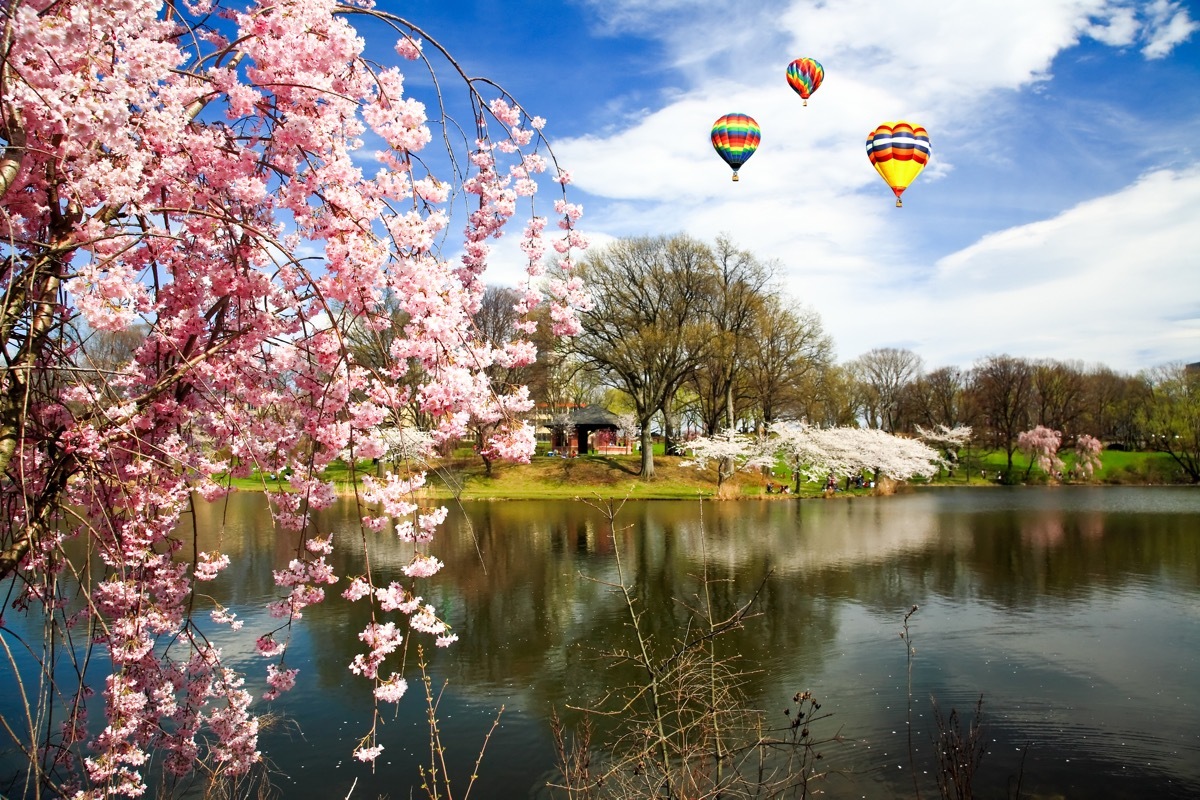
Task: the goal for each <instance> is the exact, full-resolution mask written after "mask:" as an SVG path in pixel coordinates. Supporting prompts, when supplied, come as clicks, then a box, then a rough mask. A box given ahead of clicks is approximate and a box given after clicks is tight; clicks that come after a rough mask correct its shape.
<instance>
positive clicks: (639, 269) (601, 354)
mask: <svg viewBox="0 0 1200 800" xmlns="http://www.w3.org/2000/svg"><path fill="white" fill-rule="evenodd" d="M579 272H580V275H581V276H582V277H583V279H584V281H585V282H586V283H587V285H588V287H589V288H590V290H591V292H592V297H593V299H594V301H595V305H594V307H593V308H592V309H591V310H590V311H587V312H586V313H584V314H582V315H581V321H582V323H583V331H582V333H580V334H579V335H578V336H576V337H575V338H574V340H573V341H572V345H571V346H572V350H573V351H574V352H575V353H576V354H577V355H578V356H579V357H580V358H582V359H584V360H585V362H586V364H587V365H588V366H589V367H590V368H592V369H595V370H597V371H599V372H600V373H601V374H602V375H604V377H605V380H606V381H608V382H610V383H611V384H612V385H613V386H615V387H616V388H619V389H621V390H622V391H624V392H625V393H626V394H628V395H629V398H630V400H631V401H632V403H633V407H634V414H635V415H636V416H637V421H638V425H639V426H640V427H641V430H642V477H643V478H651V477H653V476H654V449H653V440H652V438H651V427H650V421H651V419H652V418H653V416H654V415H655V414H656V413H658V412H659V410H660V409H662V408H663V407H664V406H665V405H666V403H667V400H668V399H669V397H670V396H671V395H672V394H673V393H674V391H675V389H676V388H677V387H678V386H679V384H680V381H681V380H683V378H684V377H685V376H686V375H687V374H688V373H689V372H690V371H691V370H693V369H695V367H696V364H698V363H699V362H700V360H701V359H702V358H703V357H704V356H705V355H706V354H707V345H706V343H707V342H711V340H712V332H711V327H710V325H711V323H710V321H709V319H708V316H707V315H706V314H705V307H706V304H707V302H708V298H709V297H710V296H711V294H712V290H713V283H714V279H715V278H714V276H715V272H716V265H715V263H714V261H713V254H712V250H711V249H710V248H709V247H708V246H707V245H705V244H703V243H701V242H698V241H696V240H695V239H692V238H690V237H687V236H673V237H665V236H660V237H654V238H647V237H642V238H633V239H621V240H619V241H617V242H614V243H613V244H611V245H609V246H608V247H606V248H604V249H602V250H599V251H596V252H593V253H590V254H589V255H588V257H587V259H586V260H585V261H584V262H583V263H582V264H581V265H580V266H579Z"/></svg>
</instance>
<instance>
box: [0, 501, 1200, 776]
mask: <svg viewBox="0 0 1200 800" xmlns="http://www.w3.org/2000/svg"><path fill="white" fill-rule="evenodd" d="M354 516H355V515H354V513H353V509H352V508H351V507H350V506H348V505H347V506H346V507H343V508H338V509H336V510H335V511H332V512H330V513H329V514H328V515H327V519H326V520H325V522H326V523H327V524H328V525H332V526H334V527H335V528H344V529H345V530H346V531H347V533H346V535H345V536H344V538H343V546H344V545H345V544H347V543H349V544H350V546H349V547H345V546H344V547H343V549H342V550H341V551H340V555H339V556H337V558H339V559H340V561H338V562H335V563H336V566H337V568H338V572H339V574H342V575H353V574H360V573H362V572H363V570H364V567H363V552H362V547H361V542H360V543H359V544H357V545H355V544H353V542H354V541H355V540H356V539H357V537H358V534H357V533H353V534H351V533H349V531H350V530H351V529H352V527H353V522H354ZM200 523H201V529H202V531H204V536H205V538H206V539H207V540H208V541H205V542H204V543H202V547H203V549H209V548H210V547H212V546H213V545H215V544H216V541H215V540H216V539H218V538H219V539H221V540H222V542H221V543H222V546H223V548H224V549H225V551H226V552H228V553H230V555H231V556H232V557H233V559H234V565H233V566H232V567H231V568H230V569H229V570H228V571H227V572H226V573H225V574H224V575H223V576H222V577H221V578H220V579H219V580H218V581H217V582H216V583H215V584H213V585H211V591H212V594H213V595H214V596H215V597H217V598H218V599H219V600H220V601H221V602H222V603H224V604H226V605H227V606H230V607H232V608H233V610H235V611H237V612H238V614H239V616H241V617H242V618H244V619H245V620H246V625H245V629H244V630H243V632H242V633H241V634H239V635H238V637H237V638H234V639H232V640H231V639H228V638H226V640H224V641H223V643H222V647H223V650H224V652H225V654H226V656H227V657H229V656H233V657H234V658H235V659H240V661H241V662H242V663H244V664H247V665H250V666H252V668H253V670H254V671H255V672H254V675H255V676H256V678H255V679H256V680H257V675H258V671H259V670H263V669H265V666H264V664H263V663H262V662H261V660H260V659H258V657H257V656H255V655H254V654H253V641H254V638H255V637H256V636H257V635H259V634H260V633H262V632H263V631H264V630H269V629H270V628H271V627H273V626H272V622H273V621H272V620H270V619H268V618H266V616H265V614H264V613H263V612H262V611H260V610H257V609H258V608H260V607H261V602H262V600H263V599H264V598H267V597H270V596H272V595H273V592H274V588H273V586H272V580H271V570H272V569H275V568H279V567H281V566H283V565H285V564H286V563H287V561H288V560H289V559H290V558H292V557H293V549H292V544H293V541H292V540H290V539H289V538H288V537H286V536H278V535H276V534H274V533H273V532H272V530H271V527H270V524H269V516H268V515H267V513H266V510H265V508H264V507H263V506H262V499H261V498H260V497H256V496H253V495H247V496H238V497H234V498H232V499H231V500H230V502H229V504H228V506H223V507H221V508H208V509H206V510H205V511H204V518H202V519H201V520H200ZM616 527H617V531H616V536H615V547H617V548H619V552H620V555H621V559H622V563H623V565H624V568H625V580H626V583H627V584H628V585H630V586H632V587H633V588H634V590H635V591H636V593H637V595H638V597H639V601H640V602H641V603H643V604H644V607H645V608H646V609H647V623H648V625H649V626H650V627H651V628H653V629H654V630H655V631H656V632H657V633H658V634H659V635H660V636H661V637H662V639H663V641H667V640H669V639H670V638H671V637H673V636H675V635H677V634H678V633H679V631H680V630H682V625H683V624H684V623H685V622H686V620H687V614H686V612H685V610H684V609H683V607H682V604H681V602H680V601H688V600H690V599H691V598H693V597H694V596H695V594H696V592H697V589H698V588H699V585H698V583H697V579H696V576H697V575H698V574H699V573H700V571H701V569H702V567H703V565H704V564H705V562H706V560H707V564H708V569H709V572H710V574H713V575H715V576H717V577H719V578H721V579H723V580H722V582H720V583H718V584H715V585H714V589H715V591H716V602H717V605H718V607H719V608H720V609H722V610H726V611H727V610H728V609H732V608H734V607H736V606H738V605H740V604H742V603H744V602H746V601H747V600H749V599H750V598H751V597H752V596H753V595H754V593H755V592H756V590H758V589H759V587H760V585H761V589H762V591H761V593H760V595H759V598H758V601H757V605H756V608H757V610H758V611H759V612H760V614H759V616H757V617H756V618H754V619H751V620H750V621H749V622H748V623H747V624H746V626H745V628H744V629H743V630H740V631H737V632H735V633H733V634H731V635H729V636H728V637H726V638H724V639H723V640H722V644H721V647H722V648H724V649H725V650H726V651H727V652H731V653H732V652H736V653H740V655H741V656H742V657H743V658H744V659H745V664H746V666H747V667H749V668H752V669H754V670H755V672H754V674H753V675H752V677H751V679H750V684H749V686H748V689H749V692H750V694H751V695H752V697H753V698H754V700H755V702H756V703H758V704H760V705H761V707H762V708H765V709H768V710H770V713H771V714H772V715H774V714H775V713H776V711H775V709H778V710H779V711H781V710H782V709H783V707H784V706H786V705H787V704H788V701H789V699H790V698H791V697H792V695H794V694H795V693H796V692H797V691H799V690H804V689H808V690H812V691H813V692H814V693H815V694H816V695H817V696H818V698H819V699H820V700H821V702H822V711H827V712H831V713H832V715H833V716H832V718H831V719H829V720H825V721H823V722H821V723H820V726H821V727H822V728H823V729H824V730H815V731H814V733H815V734H817V735H818V736H820V735H832V734H834V733H835V732H840V733H841V735H842V736H843V737H845V738H844V741H843V742H841V743H834V744H831V745H828V746H826V747H824V748H823V753H824V762H825V765H826V767H827V768H828V769H830V770H832V771H834V773H835V774H832V775H830V776H829V777H828V778H826V779H824V780H823V781H822V782H821V783H820V784H819V786H818V788H820V789H821V790H823V791H824V792H825V795H826V796H827V797H830V798H835V799H836V798H852V797H853V798H864V797H865V798H898V797H911V796H912V778H911V775H910V766H909V763H910V757H909V751H908V735H907V728H906V718H907V711H906V708H907V705H908V697H909V692H908V674H907V664H906V652H905V646H904V643H903V641H902V640H901V639H900V637H899V635H898V634H899V633H900V631H901V630H902V619H903V616H904V614H905V612H906V611H907V610H908V609H909V608H910V607H911V606H912V605H913V604H918V605H919V606H920V611H919V612H917V614H915V615H914V616H913V617H912V619H911V620H910V623H909V625H910V632H911V637H912V641H913V643H914V645H915V648H916V655H915V660H914V662H913V673H912V682H913V686H912V697H913V702H914V706H913V708H914V710H913V717H914V735H913V742H914V745H915V750H916V752H915V754H914V756H915V759H916V766H917V769H918V770H919V771H921V772H922V773H924V772H925V771H926V770H928V769H930V768H931V767H932V748H931V745H930V736H931V735H932V733H933V732H934V725H933V723H932V719H931V709H930V704H929V698H930V696H931V695H932V696H934V697H936V699H937V701H938V704H939V706H940V707H941V708H942V710H943V711H949V709H951V708H957V709H959V710H960V711H961V712H963V713H966V712H968V711H969V710H970V709H972V708H973V706H974V703H975V701H976V699H977V698H978V697H979V696H980V695H981V694H982V695H983V699H984V724H985V728H986V735H987V740H988V753H987V755H986V756H985V758H984V761H983V765H982V767H981V771H980V773H979V777H978V778H977V786H983V787H986V788H985V789H984V790H983V791H980V792H979V793H978V795H977V796H983V797H1004V796H1006V792H1008V794H1009V796H1011V788H1012V786H1013V785H1014V784H1015V781H1016V780H1017V776H1018V775H1020V776H1021V781H1022V794H1023V796H1024V797H1046V798H1050V797H1059V796H1061V797H1066V798H1076V797H1078V798H1085V797H1086V798H1122V797H1129V798H1133V797H1139V798H1140V797H1157V798H1195V797H1200V719H1198V718H1197V711H1198V709H1197V705H1198V703H1200V492H1197V491H1194V490H1188V489H1162V488H1155V489H1144V488H1103V489H1099V488H1074V487H1072V488H1057V489H1055V488H1050V489H1042V488H1037V489H1034V488H1022V489H979V490H975V489H953V490H939V491H927V492H918V493H914V494H909V495H903V496H896V497H889V498H856V499H849V500H846V499H838V500H832V501H821V500H812V501H803V502H796V501H794V500H791V501H779V502H741V503H728V502H727V503H704V504H701V503H700V502H698V501H694V502H683V501H680V502H652V503H645V502H642V503H634V502H631V503H628V504H626V505H625V506H624V508H623V509H622V510H621V511H620V513H619V515H618V517H617V523H616ZM373 548H374V545H373ZM435 552H436V554H437V555H438V557H439V558H441V559H442V560H443V561H445V562H446V565H447V568H446V570H445V571H444V572H443V573H442V574H441V575H440V576H438V577H437V578H436V579H434V580H433V581H432V582H431V586H430V591H428V592H427V593H426V596H427V598H428V599H430V600H432V601H433V602H435V603H436V604H437V605H438V606H439V607H440V608H441V609H442V610H443V612H444V614H445V615H446V617H447V618H448V620H449V621H450V622H451V623H452V624H453V625H454V627H455V629H456V631H457V632H458V633H459V634H460V636H461V637H462V640H461V641H460V642H459V643H458V644H456V645H455V646H454V647H452V648H451V649H449V650H447V651H438V652H437V653H436V654H434V657H433V659H432V664H431V667H430V670H431V673H432V674H433V676H434V684H435V687H437V688H439V689H440V688H441V687H442V684H443V682H445V689H444V692H443V696H442V699H441V701H440V706H439V711H440V714H439V716H440V720H441V723H440V724H441V732H442V737H443V741H444V742H445V743H446V744H447V745H448V748H449V753H448V757H449V758H450V760H451V761H452V763H453V764H455V765H456V766H455V767H454V769H457V770H458V771H459V775H460V776H465V775H467V774H469V773H470V770H471V768H472V766H473V764H474V760H475V757H476V754H477V753H478V750H479V747H480V745H481V744H482V742H483V738H484V736H485V734H486V732H487V730H488V728H489V727H490V726H491V724H492V720H493V719H494V718H495V717H496V715H497V713H498V711H499V709H500V707H501V706H504V711H503V714H502V715H501V717H500V725H499V728H498V729H497V731H496V732H495V733H494V734H493V735H492V737H491V739H490V742H489V744H488V746H487V750H486V753H485V756H484V759H483V763H482V766H481V773H480V774H481V783H480V784H479V785H477V786H476V787H475V788H474V790H473V791H472V794H471V797H472V798H512V797H518V798H519V797H539V796H545V792H544V790H543V789H542V788H541V787H543V786H544V784H545V781H546V779H547V777H548V775H549V773H550V770H552V768H553V766H554V759H553V748H552V745H551V739H550V732H549V724H548V721H547V720H548V717H549V715H550V712H551V710H552V709H556V708H557V709H559V710H560V711H562V710H563V709H566V708H567V707H568V706H571V705H588V704H592V703H595V702H596V700H597V699H598V698H599V697H600V696H601V695H602V694H603V691H604V689H605V687H606V686H608V685H611V684H612V683H614V682H615V681H617V680H618V678H617V676H615V675H614V674H613V673H612V671H611V670H609V669H606V667H605V663H606V662H605V661H604V660H603V659H602V658H601V657H600V653H601V652H602V651H604V650H607V649H616V648H620V647H623V646H626V645H628V644H629V643H630V641H631V640H630V638H629V628H628V626H627V622H628V615H627V612H626V611H625V609H624V607H623V605H622V603H621V602H620V600H619V598H618V597H617V596H616V595H615V594H614V593H613V592H612V591H611V589H610V588H609V587H608V586H606V585H605V583H604V582H608V583H615V582H617V580H618V578H617V571H616V560H615V558H614V537H613V536H612V535H610V533H609V530H608V525H607V522H606V521H605V519H604V517H603V515H601V514H600V513H598V512H597V511H596V510H595V509H592V508H589V507H588V506H587V505H585V504H583V503H577V502H562V503H543V502H506V503H478V504H469V505H467V506H466V507H464V508H461V509H456V510H452V512H451V516H450V518H449V520H448V521H447V524H446V525H445V527H444V530H443V531H442V533H441V534H440V535H439V538H438V540H437V542H436V547H435ZM406 559H407V553H406V552H405V551H403V550H401V549H400V548H399V547H398V546H395V547H393V546H384V547H380V548H379V549H377V550H376V549H373V552H372V568H373V569H374V570H375V571H376V574H377V575H379V574H382V575H384V576H385V578H384V580H387V579H390V577H391V575H390V573H395V574H396V575H397V576H398V569H399V566H400V565H402V564H403V563H404V562H405V561H406ZM764 582H765V583H764ZM365 621H366V617H365V607H363V606H361V605H360V604H355V605H350V604H347V603H345V602H344V601H342V600H341V599H340V597H336V596H334V597H332V598H331V599H330V600H329V601H327V603H326V604H325V605H323V606H318V607H315V608H312V609H310V610H308V611H306V613H305V618H304V620H303V621H302V622H301V623H299V625H298V626H297V627H296V628H295V630H294V632H293V649H292V650H291V652H290V654H289V656H288V666H293V667H295V666H298V667H300V668H301V675H300V681H299V683H298V685H297V688H296V689H295V690H293V691H292V692H291V693H289V694H287V695H285V696H284V698H282V699H281V700H280V701H276V702H275V703H273V704H272V708H273V710H275V711H277V712H280V713H281V714H283V715H284V716H285V718H286V719H287V720H288V721H289V724H287V725H284V726H281V727H279V728H276V729H274V730H272V731H268V732H267V733H265V734H264V735H263V737H262V741H261V745H262V747H263V749H264V750H265V751H266V752H268V753H269V754H270V755H271V757H272V758H273V760H274V762H275V766H276V768H277V770H278V771H279V774H277V775H276V776H275V783H276V785H277V786H278V787H279V788H280V789H281V790H282V794H283V796H284V797H345V796H346V795H347V793H348V792H350V789H351V786H352V785H354V793H353V796H354V797H358V798H371V799H373V798H376V797H378V796H381V795H385V796H388V797H391V798H394V799H395V798H406V797H409V796H410V790H411V787H413V786H414V785H416V784H418V783H419V782H418V779H417V769H418V765H419V764H421V763H425V762H427V760H428V740H429V736H428V729H427V726H426V724H425V721H424V714H425V709H424V702H423V699H422V696H421V692H420V691H419V690H420V685H419V681H417V680H415V678H416V676H415V675H413V674H410V675H409V682H410V691H409V695H408V696H407V697H406V698H405V699H404V701H402V703H401V704H400V708H399V711H398V712H397V713H396V714H395V715H389V716H388V717H387V718H386V720H385V721H384V724H383V727H382V736H381V739H380V743H382V744H383V745H384V746H385V748H386V750H385V752H384V754H383V756H382V757H381V759H380V761H379V762H378V764H377V765H376V769H375V771H374V773H373V774H372V772H371V770H370V769H369V768H368V767H366V766H364V765H361V764H359V763H358V762H355V761H353V759H352V758H351V757H350V752H351V750H352V749H353V746H354V743H355V742H356V741H357V740H358V738H359V737H360V736H362V735H363V734H364V733H365V732H366V730H367V729H368V728H369V725H370V719H371V714H372V706H371V704H370V702H369V691H368V688H367V686H366V685H365V683H364V682H363V681H361V679H358V678H355V677H354V676H353V675H351V674H350V673H349V671H348V670H347V669H346V664H347V663H348V662H349V661H350V660H351V658H353V655H354V654H355V653H356V652H358V647H357V645H358V644H359V642H358V641H357V638H356V636H355V634H356V633H357V631H359V630H360V629H361V628H362V626H363V624H364V623H365ZM414 641H415V639H414ZM2 677H3V675H0V678H2ZM260 691H261V688H260ZM0 702H2V701H0ZM5 711H6V713H7V712H8V709H5ZM1022 764H1023V766H1022ZM356 780H357V783H356V784H355V781H356ZM457 785H458V787H459V790H460V792H461V790H462V789H463V788H465V787H464V784H463V782H462V781H461V780H459V781H458V784H457ZM924 791H928V792H929V793H930V795H931V796H935V795H936V790H935V789H933V787H932V785H931V784H929V785H928V786H927V788H926V789H924ZM414 796H422V795H421V794H420V790H419V789H417V790H416V791H415V794H414Z"/></svg>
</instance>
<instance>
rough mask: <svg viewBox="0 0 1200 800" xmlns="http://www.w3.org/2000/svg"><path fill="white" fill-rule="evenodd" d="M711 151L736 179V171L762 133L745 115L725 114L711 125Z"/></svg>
mask: <svg viewBox="0 0 1200 800" xmlns="http://www.w3.org/2000/svg"><path fill="white" fill-rule="evenodd" d="M710 138H711V139H712V146H713V149H714V150H716V151H717V155H719V156H720V157H721V158H723V159H725V163H726V164H728V165H729V166H730V167H731V168H733V179H734V180H735V181H736V180H737V179H738V169H740V168H741V166H742V164H745V163H746V161H747V159H749V158H750V156H752V155H754V151H755V150H757V149H758V143H759V141H760V140H761V139H762V131H761V130H760V129H759V127H758V123H757V122H755V121H754V118H753V117H751V116H748V115H746V114H726V115H725V116H723V117H721V118H720V119H718V120H717V121H716V122H714V123H713V126H712V133H711V134H710Z"/></svg>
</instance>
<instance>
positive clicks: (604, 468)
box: [235, 451, 1178, 500]
mask: <svg viewBox="0 0 1200 800" xmlns="http://www.w3.org/2000/svg"><path fill="white" fill-rule="evenodd" d="M682 461H683V459H682V458H679V457H675V456H658V457H656V458H655V460H654V468H655V476H654V478H653V479H652V480H648V481H646V480H642V478H641V476H640V475H639V474H638V470H639V468H640V464H641V461H640V458H639V457H638V456H636V455H630V456H583V457H580V458H572V459H564V458H554V457H549V456H535V457H534V458H533V460H532V461H531V462H530V463H529V464H506V463H494V464H493V465H492V470H491V475H488V474H487V473H486V470H485V468H484V465H483V463H482V461H481V460H480V459H479V458H477V457H472V456H468V455H462V456H459V457H455V458H449V459H443V460H441V461H439V462H438V463H437V464H436V465H435V467H434V468H433V470H432V471H431V472H430V473H429V494H430V495H432V496H434V497H437V498H453V497H458V498H460V499H463V500H500V499H504V500H556V499H571V498H575V497H597V496H599V497H605V498H623V497H629V498H631V499H643V500H655V499H691V498H696V497H708V498H713V497H717V496H718V491H717V474H716V470H715V468H711V467H710V468H709V469H707V470H697V469H696V468H695V467H690V466H681V462H682ZM1067 464H1068V466H1070V460H1069V459H1068V460H1067ZM1028 465H1029V462H1028V460H1027V459H1025V458H1024V457H1023V456H1022V455H1020V454H1017V456H1016V457H1015V458H1014V460H1013V473H1012V479H1011V480H1013V481H1014V482H1017V483H1022V482H1028V483H1045V482H1047V477H1046V476H1045V475H1044V474H1042V473H1040V472H1039V471H1038V470H1037V469H1036V468H1035V469H1034V470H1033V471H1032V473H1031V474H1030V476H1029V478H1028V479H1026V477H1025V471H1026V468H1027V467H1028ZM1006 466H1007V462H1006V458H1005V454H1004V452H1003V451H992V452H972V453H969V454H967V453H964V458H963V466H962V467H961V468H960V469H958V470H957V471H956V473H955V474H954V475H953V476H951V475H947V474H943V475H942V476H940V477H939V478H936V479H934V480H933V481H931V482H930V483H932V484H934V485H945V486H969V485H971V486H984V485H995V484H996V483H997V475H999V474H1001V473H1003V472H1004V470H1005V468H1006ZM373 469H374V468H373V467H372V466H371V465H370V464H369V463H364V464H362V465H360V467H359V472H358V474H359V475H361V474H363V473H364V472H365V473H367V474H370V473H371V472H373ZM329 477H330V478H331V479H332V480H334V481H336V482H338V483H339V484H340V485H341V487H342V489H343V491H345V492H350V491H352V490H353V486H354V474H353V473H352V472H351V470H350V469H349V468H348V467H347V466H338V467H336V468H334V469H332V470H331V473H330V475H329ZM1177 479H1178V469H1177V468H1176V467H1175V465H1174V464H1173V462H1172V461H1171V459H1170V458H1169V457H1168V456H1166V455H1165V454H1162V453H1127V452H1119V451H1108V452H1105V453H1104V465H1103V468H1102V469H1101V470H1100V471H1099V472H1098V473H1097V474H1096V475H1095V476H1094V477H1093V479H1092V480H1091V481H1090V482H1091V483H1097V484H1147V483H1151V484H1165V483H1171V482H1174V481H1175V480H1177ZM768 481H771V482H773V483H775V485H776V486H778V485H779V484H781V483H784V482H787V483H790V484H791V485H792V486H794V485H795V484H794V482H793V481H792V477H791V475H790V474H788V473H787V472H786V471H784V470H779V471H777V474H776V476H764V475H762V474H760V473H759V472H757V471H755V472H741V473H738V474H736V475H734V476H733V477H732V478H730V479H728V480H727V481H725V483H724V485H723V486H722V487H721V491H720V496H721V497H722V498H728V499H733V498H763V499H783V497H781V496H780V495H777V494H772V495H768V494H767V492H766V486H767V482H768ZM235 484H236V485H237V486H238V487H239V488H243V489H249V490H262V489H263V488H264V486H265V487H266V488H268V489H276V488H282V487H283V486H284V485H285V483H281V482H280V481H277V480H275V481H272V480H264V479H263V478H262V477H260V478H251V479H245V480H238V481H235ZM844 485H845V483H844V481H843V482H841V486H844ZM872 493H873V492H872V490H870V489H858V490H851V491H850V492H849V494H851V495H869V494H872ZM822 494H823V492H822V489H821V486H820V485H818V484H812V483H802V484H801V492H800V496H801V497H818V496H821V495H822ZM788 496H794V495H788ZM785 497H786V496H785Z"/></svg>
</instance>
